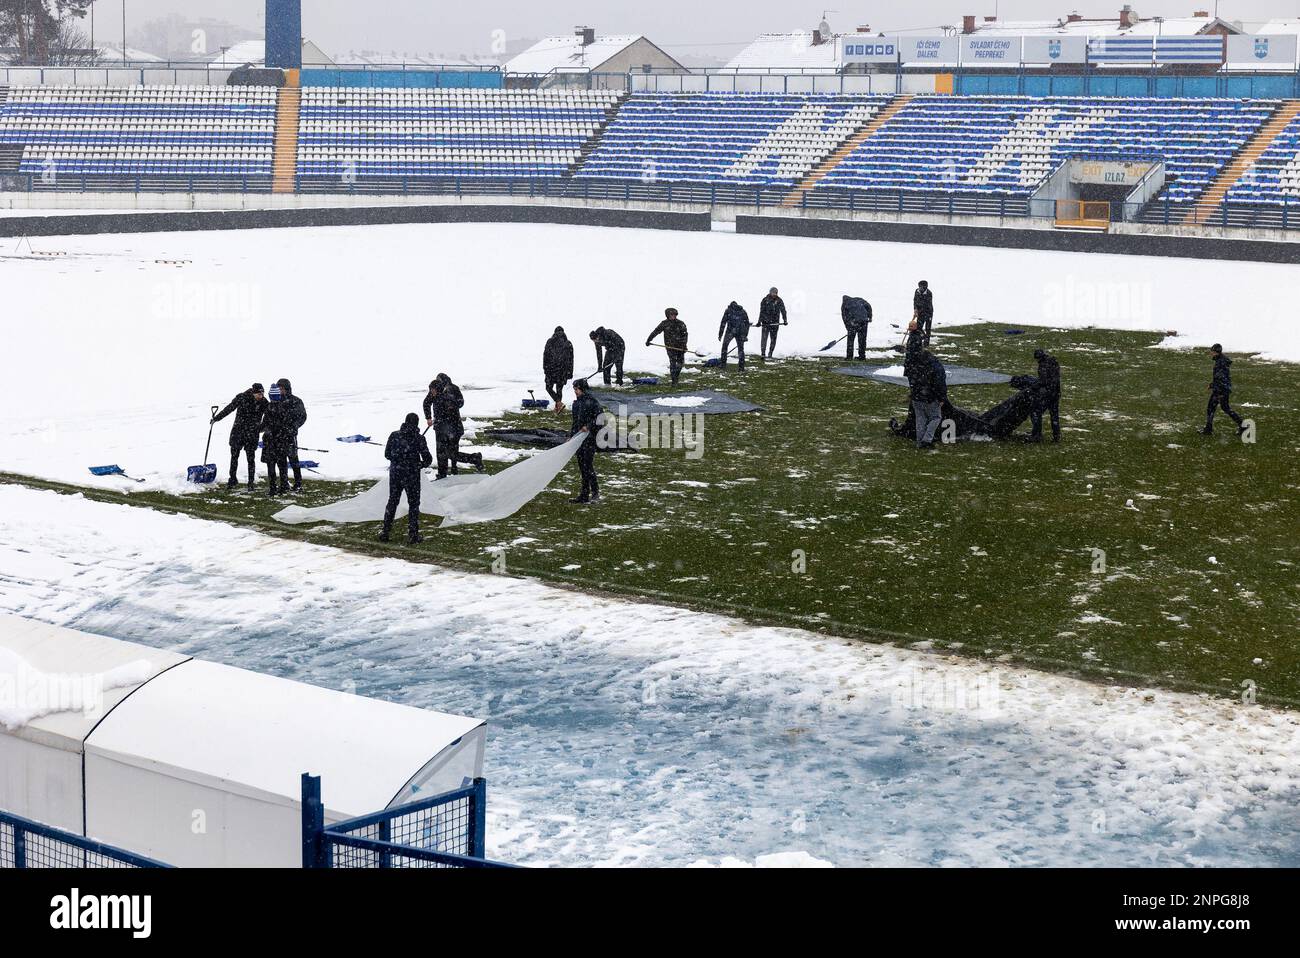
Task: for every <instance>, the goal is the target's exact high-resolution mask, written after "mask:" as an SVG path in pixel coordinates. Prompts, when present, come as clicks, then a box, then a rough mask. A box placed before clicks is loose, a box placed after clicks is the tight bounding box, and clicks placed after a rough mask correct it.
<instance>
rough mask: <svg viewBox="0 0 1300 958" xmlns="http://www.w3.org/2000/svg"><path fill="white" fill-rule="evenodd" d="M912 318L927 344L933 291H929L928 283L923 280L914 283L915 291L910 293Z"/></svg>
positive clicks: (928, 343) (932, 317)
mask: <svg viewBox="0 0 1300 958" xmlns="http://www.w3.org/2000/svg"><path fill="white" fill-rule="evenodd" d="M912 318H913V319H915V320H916V321H917V322H918V323H919V324H920V327H921V335H922V337H923V338H924V340H925V345H927V346H929V345H930V325H931V324H932V323H933V322H934V293H932V292H930V284H929V283H927V282H926V281H925V280H921V281H920V282H919V283H917V284H916V292H915V293H913V294H912Z"/></svg>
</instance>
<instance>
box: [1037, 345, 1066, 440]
mask: <svg viewBox="0 0 1300 958" xmlns="http://www.w3.org/2000/svg"><path fill="white" fill-rule="evenodd" d="M1034 358H1035V359H1037V360H1038V385H1037V386H1035V387H1034V396H1033V399H1034V405H1033V408H1032V409H1031V410H1030V412H1029V417H1030V421H1031V422H1032V423H1033V428H1032V429H1031V430H1030V433H1029V441H1030V442H1042V441H1043V412H1044V411H1046V412H1048V413H1050V414H1051V417H1052V442H1060V441H1061V364H1060V363H1059V362H1057V359H1056V357H1055V356H1053V355H1052V354H1051V353H1049V352H1047V351H1046V350H1044V349H1035V350H1034Z"/></svg>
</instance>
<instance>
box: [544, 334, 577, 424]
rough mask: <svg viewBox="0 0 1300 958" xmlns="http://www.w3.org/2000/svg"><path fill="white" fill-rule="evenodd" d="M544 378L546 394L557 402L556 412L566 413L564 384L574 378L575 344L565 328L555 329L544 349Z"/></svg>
mask: <svg viewBox="0 0 1300 958" xmlns="http://www.w3.org/2000/svg"><path fill="white" fill-rule="evenodd" d="M542 378H543V380H545V384H546V394H547V395H548V396H550V397H551V399H553V400H554V401H555V411H556V412H564V384H565V383H567V382H568V381H569V380H570V379H572V378H573V343H572V342H570V341H569V337H568V336H567V335H566V334H565V332H564V327H563V326H556V327H555V332H554V333H552V334H551V338H550V339H548V340H547V341H546V346H545V347H544V348H543V349H542Z"/></svg>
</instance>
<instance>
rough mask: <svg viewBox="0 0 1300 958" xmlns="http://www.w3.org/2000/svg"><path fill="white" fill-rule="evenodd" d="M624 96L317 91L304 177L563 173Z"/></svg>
mask: <svg viewBox="0 0 1300 958" xmlns="http://www.w3.org/2000/svg"><path fill="white" fill-rule="evenodd" d="M618 99H619V94H618V93H615V92H611V91H601V90H574V91H568V90H556V91H517V90H451V89H402V90H397V89H372V88H345V89H335V88H330V89H323V88H309V89H306V90H304V91H303V97H302V106H301V112H300V118H299V133H298V173H299V174H300V175H302V176H308V177H340V176H341V177H348V178H352V177H355V178H358V179H360V178H363V177H367V176H382V177H392V176H402V177H407V176H413V177H429V176H481V177H503V176H505V177H519V176H522V177H535V178H536V177H543V178H553V177H560V176H564V175H565V174H566V173H567V172H568V171H569V168H570V167H572V166H573V164H574V163H575V162H576V161H577V160H578V158H579V155H580V153H581V151H582V147H583V145H584V144H586V143H587V141H588V140H590V139H591V138H592V137H593V136H594V135H595V133H596V132H597V131H598V130H599V129H600V128H601V126H602V125H603V124H604V123H605V121H606V119H607V118H608V111H609V110H611V109H612V108H613V107H614V106H615V105H616V104H617V102H618Z"/></svg>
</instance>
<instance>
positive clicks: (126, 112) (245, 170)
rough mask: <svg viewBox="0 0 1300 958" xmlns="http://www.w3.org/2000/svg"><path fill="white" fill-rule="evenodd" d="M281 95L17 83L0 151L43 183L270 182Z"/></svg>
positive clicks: (2, 114)
mask: <svg viewBox="0 0 1300 958" xmlns="http://www.w3.org/2000/svg"><path fill="white" fill-rule="evenodd" d="M275 111H276V91H275V90H274V89H273V88H269V87H217V86H213V87H204V86H199V87H195V86H159V87H113V88H104V87H75V86H49V87H13V88H11V89H10V91H9V96H8V97H7V98H6V99H5V101H4V103H3V104H2V105H0V147H11V148H12V147H20V148H22V150H23V154H22V160H21V162H20V165H19V171H20V172H23V173H31V174H33V175H35V176H39V177H41V179H42V181H43V182H46V181H49V180H50V179H51V178H57V177H59V176H64V175H66V176H110V177H140V176H145V177H153V176H160V177H171V176H186V177H191V176H204V177H222V176H230V177H241V178H242V177H245V176H248V175H257V176H269V175H270V173H271V159H272V154H273V149H274V139H275Z"/></svg>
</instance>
